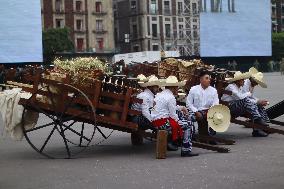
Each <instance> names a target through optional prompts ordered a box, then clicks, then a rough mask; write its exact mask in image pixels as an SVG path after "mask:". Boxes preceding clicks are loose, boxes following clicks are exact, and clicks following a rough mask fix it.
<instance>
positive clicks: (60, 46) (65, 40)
mask: <svg viewBox="0 0 284 189" xmlns="http://www.w3.org/2000/svg"><path fill="white" fill-rule="evenodd" d="M73 50H74V44H73V42H72V40H71V39H70V32H69V29H68V28H50V29H47V30H45V31H43V55H44V59H45V62H46V63H50V62H52V61H53V59H54V56H55V53H59V52H70V51H73Z"/></svg>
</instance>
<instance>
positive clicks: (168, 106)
mask: <svg viewBox="0 0 284 189" xmlns="http://www.w3.org/2000/svg"><path fill="white" fill-rule="evenodd" d="M154 104H155V106H154V108H153V110H152V113H151V115H152V119H153V121H155V120H158V119H162V118H172V119H174V120H175V121H178V120H179V119H178V115H177V113H176V111H177V108H178V107H177V103H176V98H175V96H174V95H173V93H172V92H171V91H170V90H168V89H165V90H163V91H162V92H160V93H158V94H157V95H156V97H155V99H154Z"/></svg>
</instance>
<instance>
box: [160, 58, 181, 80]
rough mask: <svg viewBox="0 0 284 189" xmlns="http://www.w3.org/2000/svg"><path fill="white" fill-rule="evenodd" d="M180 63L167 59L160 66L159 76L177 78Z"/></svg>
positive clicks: (173, 59)
mask: <svg viewBox="0 0 284 189" xmlns="http://www.w3.org/2000/svg"><path fill="white" fill-rule="evenodd" d="M178 63H179V61H178V60H177V59H175V58H167V59H165V60H164V61H162V62H161V63H160V64H159V66H158V75H159V76H160V77H162V78H166V77H168V76H170V75H175V76H177V71H178Z"/></svg>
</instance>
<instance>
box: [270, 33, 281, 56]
mask: <svg viewBox="0 0 284 189" xmlns="http://www.w3.org/2000/svg"><path fill="white" fill-rule="evenodd" d="M272 56H273V59H274V60H280V59H281V58H282V57H284V32H281V33H273V34H272Z"/></svg>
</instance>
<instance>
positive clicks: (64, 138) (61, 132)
mask: <svg viewBox="0 0 284 189" xmlns="http://www.w3.org/2000/svg"><path fill="white" fill-rule="evenodd" d="M59 127H60V131H59V129H57V131H58V132H59V134H60V135H61V137H62V138H63V141H64V145H65V148H66V151H67V155H68V158H70V157H71V153H70V149H69V146H68V143H67V139H66V137H65V134H64V131H63V128H62V125H61V124H59Z"/></svg>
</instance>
